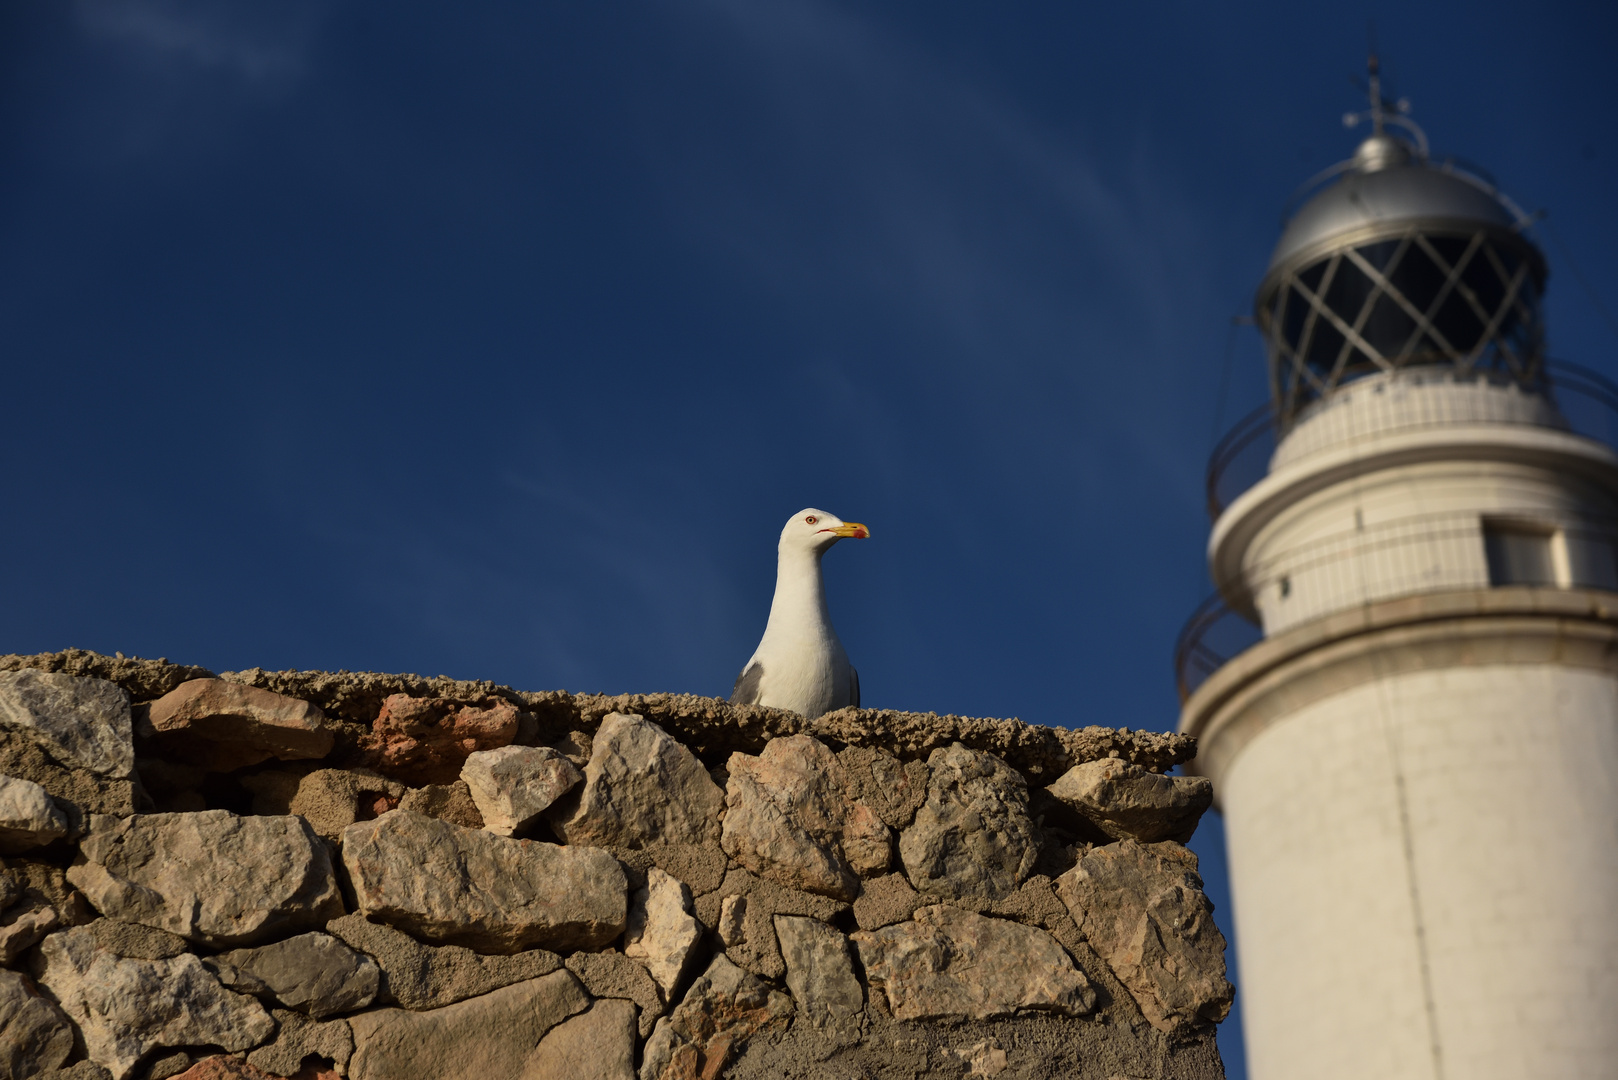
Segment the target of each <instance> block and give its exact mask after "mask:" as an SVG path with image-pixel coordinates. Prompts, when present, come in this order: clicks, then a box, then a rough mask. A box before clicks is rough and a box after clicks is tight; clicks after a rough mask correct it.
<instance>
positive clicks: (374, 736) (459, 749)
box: [363, 694, 519, 784]
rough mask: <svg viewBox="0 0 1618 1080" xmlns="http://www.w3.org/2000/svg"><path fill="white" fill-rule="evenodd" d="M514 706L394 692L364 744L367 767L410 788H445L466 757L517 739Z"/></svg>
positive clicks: (489, 701) (487, 699) (495, 699)
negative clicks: (435, 786)
mask: <svg viewBox="0 0 1618 1080" xmlns="http://www.w3.org/2000/svg"><path fill="white" fill-rule="evenodd" d="M518 715H519V714H518V712H517V707H516V706H515V705H512V704H511V703H510V702H508V701H501V700H500V699H499V698H485V699H484V700H483V701H479V702H466V701H451V700H447V699H445V698H417V697H411V696H410V695H408V694H394V695H393V696H392V697H389V698H387V699H386V700H385V701H383V702H382V711H381V712H380V713H378V714H377V717H376V720H375V722H373V723H372V725H371V735H370V736H369V738H367V739H366V740H365V741H364V743H363V748H364V750H365V751H366V759H367V764H369V765H370V766H371V768H373V769H375V770H376V771H377V772H380V773H383V774H384V775H387V776H394V777H398V778H399V779H401V780H405V781H408V782H410V783H412V784H448V783H451V782H453V781H454V780H455V779H457V778H458V777H459V776H460V775H461V766H462V765H464V764H465V763H466V759H467V757H468V755H471V754H474V753H476V752H478V751H479V750H493V749H496V748H497V747H501V746H509V745H510V744H511V740H512V739H514V738H516V737H517V719H518Z"/></svg>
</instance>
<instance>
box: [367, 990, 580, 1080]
mask: <svg viewBox="0 0 1618 1080" xmlns="http://www.w3.org/2000/svg"><path fill="white" fill-rule="evenodd" d="M589 1004H590V998H589V996H588V995H587V994H586V993H585V992H584V988H583V987H582V986H580V985H579V980H578V979H576V978H574V977H573V975H572V974H571V973H569V972H566V971H557V972H553V973H551V974H550V975H546V976H544V977H543V978H539V979H534V980H532V981H530V982H525V983H517V984H516V985H514V986H507V987H504V988H503V989H500V990H496V991H494V992H492V993H489V994H485V995H483V996H482V997H478V998H473V999H471V1000H469V1001H462V1002H458V1003H457V1004H454V1005H447V1006H445V1007H444V1008H442V1009H434V1010H432V1011H430V1012H407V1011H405V1010H403V1009H377V1010H375V1011H373V1012H365V1013H359V1014H358V1015H356V1016H353V1017H350V1018H349V1026H350V1027H351V1028H352V1029H353V1032H354V1056H353V1057H352V1058H350V1059H349V1063H348V1075H349V1076H350V1077H351V1078H352V1080H400V1078H402V1077H416V1076H419V1077H431V1078H432V1080H496V1078H498V1077H513V1076H517V1075H518V1074H519V1072H520V1070H521V1069H522V1067H523V1065H524V1063H525V1062H526V1061H527V1059H528V1057H529V1055H530V1054H531V1053H532V1052H533V1050H534V1048H535V1047H536V1046H538V1045H539V1041H540V1040H541V1039H543V1038H544V1037H545V1034H546V1033H547V1032H549V1031H550V1030H551V1029H552V1028H554V1027H555V1026H556V1025H557V1024H560V1023H561V1022H562V1021H563V1020H566V1019H567V1018H568V1017H570V1016H574V1015H576V1014H578V1013H581V1012H583V1011H584V1010H585V1009H586V1008H587V1007H588V1006H589Z"/></svg>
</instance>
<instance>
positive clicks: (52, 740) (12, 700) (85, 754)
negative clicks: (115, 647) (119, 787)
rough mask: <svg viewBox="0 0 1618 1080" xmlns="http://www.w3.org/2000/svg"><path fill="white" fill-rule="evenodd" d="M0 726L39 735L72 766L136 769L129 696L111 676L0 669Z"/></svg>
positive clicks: (111, 773)
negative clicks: (100, 676) (109, 680)
mask: <svg viewBox="0 0 1618 1080" xmlns="http://www.w3.org/2000/svg"><path fill="white" fill-rule="evenodd" d="M0 730H5V731H10V732H15V733H17V734H18V735H21V736H23V737H24V738H27V739H29V740H31V741H33V742H34V743H35V744H36V745H37V746H38V747H39V748H40V749H41V750H43V751H44V752H45V753H46V754H47V755H48V756H49V757H50V758H51V760H53V761H55V762H56V763H57V764H59V765H62V766H64V767H66V768H69V769H83V770H85V771H87V772H91V773H94V774H95V775H97V776H103V777H107V778H109V779H114V780H128V779H129V778H130V777H131V776H133V775H134V771H135V745H134V740H133V737H132V726H131V721H130V715H129V696H128V695H127V694H125V693H124V692H123V690H121V689H119V688H118V687H117V686H115V685H113V684H112V683H110V682H107V681H106V680H105V679H85V678H76V677H74V676H72V675H60V674H51V673H47V672H42V671H34V670H24V671H7V672H0Z"/></svg>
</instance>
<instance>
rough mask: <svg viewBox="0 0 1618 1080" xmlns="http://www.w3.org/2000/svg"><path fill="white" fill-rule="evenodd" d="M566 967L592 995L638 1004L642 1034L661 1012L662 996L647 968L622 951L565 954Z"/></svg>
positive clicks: (649, 1027) (647, 1031) (650, 1027)
mask: <svg viewBox="0 0 1618 1080" xmlns="http://www.w3.org/2000/svg"><path fill="white" fill-rule="evenodd" d="M567 969H568V970H569V971H571V972H572V973H573V974H575V975H577V976H578V977H579V981H580V982H582V983H583V984H584V988H585V989H586V990H588V991H589V992H590V996H591V997H598V998H622V999H624V1000H625V1001H633V1002H634V1003H635V1004H636V1005H638V1006H640V1023H641V1028H642V1031H641V1034H642V1035H645V1034H647V1033H649V1032H650V1031H651V1030H652V1023H653V1021H655V1020H656V1019H657V1018H658V1016H660V1015H661V1014H662V1012H663V998H662V995H661V994H660V993H659V991H658V986H657V984H656V983H655V982H653V981H652V977H651V975H649V974H647V972H646V969H645V968H643V967H641V966H640V965H639V964H637V963H636V962H635V961H633V960H631V959H629V957H627V956H625V955H624V954H623V953H619V952H613V951H612V950H611V949H608V950H606V951H604V952H579V953H574V954H573V955H572V956H570V957H568V958H567Z"/></svg>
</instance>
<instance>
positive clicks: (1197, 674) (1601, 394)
mask: <svg viewBox="0 0 1618 1080" xmlns="http://www.w3.org/2000/svg"><path fill="white" fill-rule="evenodd" d="M1546 367H1547V369H1548V373H1549V380H1548V381H1549V383H1550V394H1551V399H1552V400H1553V401H1554V402H1555V403H1556V406H1557V408H1558V409H1559V410H1560V411H1561V413H1562V415H1563V417H1564V418H1566V420H1567V422H1568V425H1569V427H1570V428H1571V429H1572V431H1573V432H1574V434H1577V435H1583V436H1585V437H1586V438H1591V439H1595V440H1597V441H1599V442H1604V443H1606V444H1608V445H1609V446H1618V382H1614V381H1613V380H1612V379H1609V378H1607V377H1606V376H1605V375H1602V374H1601V373H1600V372H1598V371H1593V370H1591V369H1590V368H1587V367H1584V366H1583V365H1580V364H1574V363H1570V362H1568V361H1565V360H1549V361H1547V362H1546ZM1271 415H1272V414H1271V411H1270V406H1269V405H1268V404H1265V405H1262V406H1260V407H1259V408H1257V409H1254V410H1253V411H1252V412H1250V413H1248V414H1247V415H1246V416H1244V417H1242V418H1241V419H1240V420H1238V421H1237V422H1236V424H1235V425H1234V426H1233V427H1232V428H1231V429H1230V430H1229V431H1228V432H1226V434H1225V436H1224V438H1222V439H1220V440H1219V442H1218V444H1216V445H1215V447H1214V450H1213V453H1212V454H1211V455H1209V459H1208V471H1207V476H1206V488H1207V497H1208V516H1209V518H1210V520H1217V519H1218V518H1219V515H1220V514H1222V513H1224V511H1225V508H1226V507H1228V506H1229V505H1230V504H1231V502H1233V501H1234V500H1235V499H1236V497H1237V496H1238V495H1240V494H1241V493H1242V492H1244V491H1246V490H1247V489H1248V488H1250V487H1252V486H1253V485H1254V484H1256V483H1257V482H1258V481H1259V480H1262V479H1263V478H1264V475H1265V474H1266V473H1267V472H1268V470H1269V463H1270V457H1271V455H1272V454H1273V453H1274V452H1275V446H1276V439H1275V434H1276V430H1275V425H1274V423H1273V421H1272V419H1271ZM1613 525H1614V523H1612V522H1604V523H1602V525H1601V528H1602V530H1603V531H1609V530H1611V529H1612V528H1613ZM1263 636H1264V634H1263V631H1262V629H1260V627H1259V625H1258V624H1257V623H1256V622H1254V621H1253V620H1252V619H1251V618H1250V617H1248V616H1246V615H1244V614H1242V613H1241V612H1238V611H1236V610H1235V609H1233V608H1231V607H1230V606H1229V605H1228V604H1227V603H1226V602H1225V599H1224V597H1223V596H1221V595H1220V594H1219V593H1217V592H1216V593H1214V594H1213V595H1211V596H1209V597H1207V598H1206V599H1204V600H1203V601H1202V603H1200V604H1198V605H1197V607H1196V610H1194V611H1193V612H1192V613H1191V617H1190V618H1188V619H1187V620H1186V621H1185V625H1184V626H1183V627H1182V628H1181V629H1180V634H1179V636H1178V637H1177V638H1176V639H1175V642H1174V681H1175V685H1176V687H1177V688H1178V690H1179V692H1180V700H1181V701H1182V702H1184V701H1185V700H1186V699H1187V698H1189V697H1190V696H1191V695H1192V694H1193V693H1195V692H1196V690H1197V688H1198V687H1199V686H1201V685H1202V684H1203V683H1204V682H1206V681H1207V679H1208V677H1209V676H1210V675H1212V674H1213V673H1214V672H1215V671H1218V670H1219V669H1220V668H1221V667H1223V666H1224V665H1225V664H1226V663H1228V662H1229V661H1230V660H1232V659H1233V658H1234V657H1235V656H1236V655H1237V654H1238V653H1241V652H1243V651H1245V650H1246V649H1248V648H1250V647H1251V646H1253V645H1256V644H1258V642H1259V641H1261V640H1262V639H1263Z"/></svg>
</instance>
